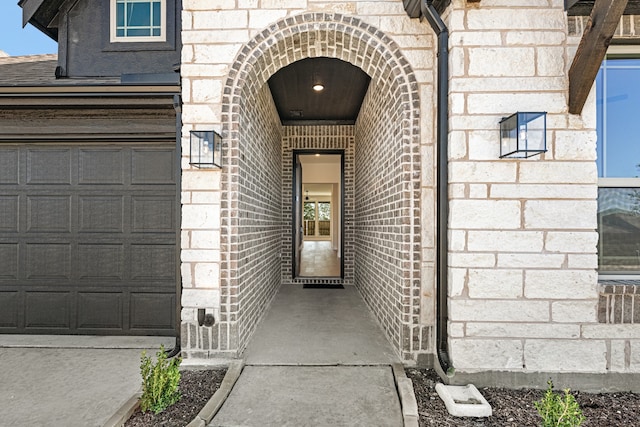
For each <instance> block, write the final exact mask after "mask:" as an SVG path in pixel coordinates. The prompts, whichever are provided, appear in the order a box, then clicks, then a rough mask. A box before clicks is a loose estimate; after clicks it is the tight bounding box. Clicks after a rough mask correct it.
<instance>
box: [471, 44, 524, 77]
mask: <svg viewBox="0 0 640 427" xmlns="http://www.w3.org/2000/svg"><path fill="white" fill-rule="evenodd" d="M468 52H469V54H468V55H469V73H468V74H469V76H471V77H473V76H490V77H505V76H509V77H528V76H533V75H535V73H536V62H535V49H534V48H532V47H529V48H525V47H522V46H519V47H514V48H510V47H474V48H469V50H468Z"/></svg>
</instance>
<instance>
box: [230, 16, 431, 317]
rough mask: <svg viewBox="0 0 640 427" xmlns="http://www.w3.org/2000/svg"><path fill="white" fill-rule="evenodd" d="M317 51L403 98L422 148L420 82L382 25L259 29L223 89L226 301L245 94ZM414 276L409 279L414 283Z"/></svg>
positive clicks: (293, 20)
mask: <svg viewBox="0 0 640 427" xmlns="http://www.w3.org/2000/svg"><path fill="white" fill-rule="evenodd" d="M313 57H331V58H337V59H341V60H343V61H346V62H349V63H351V64H352V65H355V66H357V67H359V68H361V69H362V70H363V71H364V72H366V73H367V74H368V75H369V76H370V77H371V81H372V84H376V83H380V84H383V85H384V86H386V87H388V88H389V90H390V94H389V95H390V96H393V97H397V99H400V100H401V101H402V102H401V105H402V106H401V109H402V116H403V120H402V123H403V124H402V126H403V144H408V145H410V146H412V148H413V149H412V150H411V152H413V153H416V152H418V153H419V152H420V151H419V143H420V137H419V135H420V122H419V115H420V112H419V108H420V107H419V106H420V103H419V95H418V83H417V80H416V78H415V76H414V73H413V70H412V68H411V65H410V64H409V61H408V60H407V59H406V58H405V57H404V55H403V54H402V52H401V50H400V47H399V46H398V45H397V44H396V43H395V41H393V40H392V39H391V38H390V37H388V36H387V35H385V34H384V33H383V32H382V31H381V30H379V29H377V28H376V27H374V26H372V25H369V24H367V23H365V22H364V21H362V20H360V19H358V18H356V17H353V16H348V15H343V14H337V13H303V14H299V15H294V16H289V17H286V18H283V19H281V20H279V21H277V22H275V23H273V24H271V25H270V26H268V27H267V28H265V29H264V30H262V31H261V32H259V33H258V34H256V35H255V36H254V38H253V39H251V40H250V41H249V42H248V43H246V44H245V45H244V46H243V47H242V48H241V49H240V51H239V53H238V54H237V56H236V58H235V60H234V62H233V64H232V65H231V68H230V71H229V75H228V77H227V80H226V82H225V86H224V89H223V98H222V101H223V102H222V132H223V136H224V139H225V145H226V152H225V159H224V163H225V165H226V166H225V168H224V170H223V174H222V182H221V184H222V212H221V219H222V224H223V230H222V235H221V249H222V253H223V259H222V265H221V279H222V282H221V288H222V289H221V290H222V301H221V303H222V304H223V305H224V304H225V302H228V301H225V294H227V295H228V293H227V292H225V288H227V289H228V288H229V287H230V286H235V285H236V283H234V282H235V280H234V276H235V275H234V272H233V269H232V268H231V267H232V266H233V265H234V261H237V260H235V259H233V257H234V253H235V250H234V245H237V244H238V241H237V240H238V239H237V236H235V235H233V232H232V230H233V228H234V225H236V224H235V223H236V221H237V217H234V213H233V212H232V209H230V207H232V206H234V205H237V204H236V203H235V202H236V201H237V200H238V196H239V195H238V192H237V190H236V189H235V188H234V186H233V185H232V183H233V176H232V175H233V173H234V171H235V170H237V168H236V166H237V155H238V146H239V132H240V129H239V124H240V116H241V113H242V109H243V106H244V103H243V99H245V96H246V94H251V93H256V92H257V91H258V90H260V88H262V87H263V86H264V84H265V83H266V82H267V80H268V79H269V77H270V76H272V75H273V74H274V73H275V72H277V71H278V70H279V69H281V68H283V67H286V66H287V65H289V64H291V63H293V62H295V61H298V60H302V59H305V58H313ZM418 157H419V156H418ZM412 177H413V179H414V180H416V181H418V182H419V180H420V178H419V177H420V159H418V158H415V159H414V160H413V162H412ZM411 204H412V208H413V209H412V210H413V211H414V212H417V211H419V205H420V200H419V195H417V194H415V195H414V196H413V197H412V198H411ZM413 226H416V227H419V218H418V217H416V218H415V219H414V220H413V224H412V229H415V228H414V227H413ZM224 229H226V232H225V230H224ZM418 235H419V234H418ZM225 255H226V256H225ZM410 259H413V257H412V258H410ZM412 275H413V277H412V278H411V279H414V278H419V271H418V270H417V269H415V270H414V271H413V274H412ZM411 279H410V280H409V282H410V283H414V282H415V281H414V280H411ZM228 309H230V310H229V311H228V313H229V315H230V316H229V320H232V319H233V317H234V315H233V313H232V312H231V311H233V309H231V307H229V306H228ZM223 311H225V310H224V309H223ZM222 320H223V321H224V319H222Z"/></svg>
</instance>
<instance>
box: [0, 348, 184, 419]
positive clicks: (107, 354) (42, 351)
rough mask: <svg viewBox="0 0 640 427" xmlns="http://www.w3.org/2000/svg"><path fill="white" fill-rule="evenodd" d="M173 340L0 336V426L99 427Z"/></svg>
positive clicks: (137, 384) (123, 400)
mask: <svg viewBox="0 0 640 427" xmlns="http://www.w3.org/2000/svg"><path fill="white" fill-rule="evenodd" d="M174 341H175V340H174V339H173V338H170V339H166V338H147V337H145V338H136V337H126V338H120V337H69V336H60V337H57V336H13V335H0V363H1V364H2V366H1V367H0V386H1V387H2V388H1V391H0V426H68V427H73V426H82V427H86V426H102V425H103V424H104V423H105V421H107V420H108V419H109V418H110V417H111V416H112V415H113V414H114V413H115V412H116V411H117V410H118V408H120V406H121V405H122V404H123V403H124V402H125V401H126V400H128V399H129V397H131V395H132V394H133V393H135V392H136V391H138V390H139V389H140V384H141V378H140V354H141V352H142V350H143V349H147V353H149V354H155V353H156V352H157V351H158V349H159V348H160V344H161V343H163V344H164V345H165V347H168V348H171V347H173V342H174Z"/></svg>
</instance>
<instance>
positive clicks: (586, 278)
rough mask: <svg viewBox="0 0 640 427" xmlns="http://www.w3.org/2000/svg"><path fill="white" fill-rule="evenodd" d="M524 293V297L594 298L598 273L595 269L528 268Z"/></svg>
mask: <svg viewBox="0 0 640 427" xmlns="http://www.w3.org/2000/svg"><path fill="white" fill-rule="evenodd" d="M524 295H525V297H526V298H548V299H556V300H561V299H592V300H595V299H597V298H598V274H597V272H596V271H595V270H528V271H527V272H526V273H525V279H524Z"/></svg>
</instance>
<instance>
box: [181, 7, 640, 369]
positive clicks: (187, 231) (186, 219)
mask: <svg viewBox="0 0 640 427" xmlns="http://www.w3.org/2000/svg"><path fill="white" fill-rule="evenodd" d="M183 6H184V10H183V12H182V21H183V32H182V39H183V50H182V64H181V75H182V96H183V102H184V106H183V114H182V120H183V123H184V126H183V133H182V137H183V138H182V146H183V153H182V168H183V176H182V190H183V192H182V203H183V209H182V254H181V257H182V266H181V272H182V280H183V292H182V303H183V310H182V324H183V327H182V345H183V350H184V354H185V356H186V357H191V358H206V357H215V356H217V355H220V354H225V353H226V354H229V355H232V356H235V355H237V354H238V353H239V352H241V351H242V349H243V348H244V346H245V345H246V344H247V342H248V340H249V339H250V337H251V334H252V332H253V330H254V329H255V327H256V324H257V322H258V321H259V320H260V318H261V317H262V316H263V315H264V312H265V310H266V309H267V307H268V304H269V302H270V300H271V298H272V297H273V295H274V293H275V292H276V290H277V287H278V286H280V285H281V283H291V282H292V280H291V279H290V278H291V271H290V269H291V263H290V257H291V255H290V253H291V233H290V230H291V213H290V204H289V203H288V200H289V199H290V197H291V196H290V191H291V186H290V185H289V182H290V181H289V180H290V179H291V174H292V170H291V163H290V160H291V154H290V153H291V150H293V149H296V148H314V149H325V148H326V149H338V150H345V156H346V164H347V165H346V170H345V180H346V181H347V182H346V183H347V188H346V194H345V197H346V199H345V208H346V212H345V219H346V220H347V224H346V225H345V240H346V239H351V240H350V241H349V242H345V261H346V263H345V278H344V283H346V284H350V283H353V284H354V285H356V286H357V287H358V289H359V290H360V291H361V293H362V295H363V296H364V298H365V301H366V302H367V304H368V305H369V307H370V308H371V309H372V311H373V312H374V313H375V315H376V317H377V318H378V321H379V322H380V324H381V326H382V327H383V329H384V331H385V333H386V334H387V336H388V338H389V339H390V341H391V342H392V343H393V345H394V347H395V348H396V349H397V351H398V353H399V354H400V355H401V356H402V358H403V360H405V361H407V362H409V363H411V362H412V361H415V360H418V357H419V356H420V355H421V354H434V352H435V349H434V345H433V341H434V326H435V322H436V317H437V313H436V311H435V294H436V292H435V280H434V278H435V276H436V268H435V258H436V255H435V249H436V248H435V239H436V229H435V224H436V217H435V212H436V209H435V195H436V189H435V181H436V180H435V176H436V165H435V158H436V148H435V128H436V126H435V105H436V100H437V99H436V98H437V96H436V90H435V84H434V82H435V80H436V77H437V76H436V70H435V64H436V55H435V48H434V40H435V38H434V35H433V31H432V30H431V28H430V27H429V25H428V24H427V23H426V22H425V21H422V22H421V21H420V20H418V19H410V18H408V17H407V16H406V14H405V13H404V11H403V9H402V3H401V2H400V1H396V0H394V1H377V2H371V1H353V2H328V3H327V2H322V1H313V0H269V1H262V2H257V1H250V0H239V1H238V2H233V1H229V0H216V1H213V2H212V1H210V0H184V3H183ZM443 18H444V19H445V22H446V23H447V25H448V27H449V32H450V42H449V66H450V78H449V85H450V93H449V101H450V110H449V113H450V117H449V126H450V133H449V179H450V184H449V197H450V205H449V208H450V217H449V219H448V221H449V222H448V225H449V237H450V246H449V248H448V249H449V283H448V292H449V319H448V331H449V337H450V340H449V352H450V356H451V358H452V362H453V366H454V367H455V368H456V370H457V371H458V372H465V371H466V372H480V371H486V370H491V371H514V372H524V373H528V372H560V371H563V372H566V371H571V372H589V373H591V372H597V373H604V372H640V336H638V333H637V331H636V329H634V325H633V324H627V323H626V321H625V319H635V317H637V315H636V308H635V307H636V305H635V295H633V296H631V295H619V294H616V293H611V295H609V296H605V302H604V303H602V301H603V299H602V297H601V296H599V290H598V285H597V274H596V270H597V254H596V243H597V238H598V236H597V232H596V226H597V224H596V206H597V203H596V198H597V171H596V166H595V153H596V150H595V148H596V136H595V125H596V123H595V95H594V94H593V93H592V94H591V96H590V97H589V99H588V100H587V103H586V106H585V109H584V111H583V113H582V114H581V115H579V116H578V115H570V114H569V113H568V111H567V101H568V100H567V92H568V78H567V70H568V69H569V67H570V64H571V60H572V56H573V55H574V53H575V50H576V46H577V43H578V42H579V37H576V36H577V34H578V31H577V30H576V28H577V26H578V25H579V23H578V22H577V20H576V19H569V21H567V17H566V14H565V12H564V1H562V0H536V1H525V0H509V1H506V0H483V1H482V2H466V1H465V0H453V1H452V2H451V5H450V6H449V7H448V8H447V10H446V11H445V13H444V14H443ZM634 19H635V18H634ZM625 22H626V21H625ZM630 22H631V21H629V23H630ZM629 28H631V27H629ZM623 31H626V30H623ZM318 56H327V57H333V58H338V59H341V60H344V61H347V62H350V63H351V64H354V65H356V66H358V67H360V68H362V69H363V70H364V71H365V72H366V73H368V74H369V75H370V76H371V78H372V80H371V86H370V89H369V92H368V93H367V96H366V100H365V102H364V104H363V106H362V110H361V113H360V117H359V118H358V122H357V124H356V125H355V126H351V127H349V126H347V127H344V128H340V127H332V126H326V127H325V126H319V127H315V128H314V127H307V128H303V127H290V128H289V127H282V126H281V125H280V124H279V122H278V120H277V117H276V116H275V110H274V109H273V101H272V100H271V97H270V94H269V93H268V89H267V86H266V81H267V80H268V78H269V77H270V76H271V75H273V74H274V73H275V72H276V71H278V70H279V69H280V68H282V67H285V66H287V65H289V64H291V63H292V62H294V61H297V60H300V59H304V58H308V57H318ZM516 111H547V112H548V116H547V129H548V131H547V141H548V152H547V153H545V154H543V155H541V156H537V157H534V158H532V159H526V160H509V159H498V155H499V132H498V122H499V121H500V119H501V118H502V117H505V116H507V115H509V114H512V113H514V112H516ZM210 128H213V129H215V130H217V131H219V132H220V133H221V134H222V136H223V138H224V152H225V155H224V167H223V169H222V170H221V171H218V170H211V171H203V170H197V169H194V168H192V167H190V166H189V164H188V152H189V150H188V148H189V147H188V142H189V141H188V140H189V131H190V130H193V129H210ZM349 179H352V181H351V184H349V183H348V181H349ZM350 189H352V190H350ZM349 191H352V195H349ZM255 204H257V205H258V206H260V209H259V210H258V211H256V212H253V213H251V214H249V215H248V212H247V211H248V210H250V209H249V206H254V205H255ZM349 221H351V222H349ZM253 248H256V250H257V251H258V252H257V253H259V255H258V256H252V254H253V252H252V249H253ZM285 285H286V284H285ZM623 293H624V292H623ZM599 301H600V302H601V303H600V304H599ZM628 301H632V302H633V303H634V304H633V305H632V306H629V305H628V304H627V302H628ZM618 307H620V308H619V309H618ZM628 307H632V308H628ZM197 308H205V309H207V310H211V311H213V312H214V314H215V316H216V321H217V322H216V325H215V326H214V327H212V328H206V327H198V326H197V320H196V319H197ZM603 310H604V311H603ZM607 310H608V311H607ZM629 310H631V311H629ZM629 316H631V317H629ZM618 317H619V321H617V319H618ZM603 319H605V321H606V322H608V323H605V322H603ZM599 320H600V322H599ZM633 322H634V323H635V320H633ZM567 354H571V356H572V357H571V358H570V359H571V360H567V359H568V358H567V357H566V355H567Z"/></svg>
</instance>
